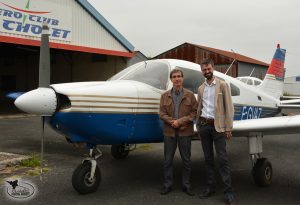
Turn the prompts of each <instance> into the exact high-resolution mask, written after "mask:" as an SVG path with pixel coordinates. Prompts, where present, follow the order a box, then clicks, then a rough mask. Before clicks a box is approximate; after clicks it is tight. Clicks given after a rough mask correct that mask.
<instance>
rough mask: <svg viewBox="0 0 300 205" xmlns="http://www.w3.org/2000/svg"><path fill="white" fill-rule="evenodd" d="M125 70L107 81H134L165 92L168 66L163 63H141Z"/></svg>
mask: <svg viewBox="0 0 300 205" xmlns="http://www.w3.org/2000/svg"><path fill="white" fill-rule="evenodd" d="M135 65H136V66H135ZM135 65H133V66H130V67H128V68H126V69H125V70H123V71H121V72H120V73H118V74H116V75H115V76H113V77H112V78H110V79H109V80H135V81H139V82H142V83H146V84H148V85H151V86H153V87H155V88H158V89H162V90H165V89H166V88H167V82H168V79H169V65H168V64H167V63H163V62H155V61H148V62H141V63H138V64H135Z"/></svg>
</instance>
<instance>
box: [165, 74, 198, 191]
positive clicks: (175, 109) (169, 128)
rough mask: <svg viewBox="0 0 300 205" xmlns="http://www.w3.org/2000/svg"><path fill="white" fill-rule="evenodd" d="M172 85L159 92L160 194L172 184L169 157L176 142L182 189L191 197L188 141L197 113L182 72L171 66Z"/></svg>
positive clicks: (189, 145)
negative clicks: (162, 148)
mask: <svg viewBox="0 0 300 205" xmlns="http://www.w3.org/2000/svg"><path fill="white" fill-rule="evenodd" d="M170 79H171V81H172V83H173V88H172V89H171V90H168V91H166V92H165V93H164V94H162V96H161V99H160V110H159V115H160V118H161V119H162V121H163V123H164V125H163V132H164V185H163V188H162V190H161V192H160V194H162V195H165V194H168V193H169V192H170V191H171V190H172V185H173V158H174V154H175V151H176V148H177V145H178V148H179V152H180V156H181V159H182V163H183V170H182V190H183V191H184V192H185V193H186V194H188V195H190V196H193V195H194V193H193V192H192V191H191V185H190V176H191V140H192V135H193V134H194V129H193V127H194V126H193V125H194V123H193V121H194V119H195V116H196V114H197V101H196V98H195V96H194V94H193V93H192V92H191V91H189V90H187V89H184V88H183V72H182V71H181V70H179V69H174V70H172V71H171V73H170Z"/></svg>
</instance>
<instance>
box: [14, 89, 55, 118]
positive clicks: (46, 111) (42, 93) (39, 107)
mask: <svg viewBox="0 0 300 205" xmlns="http://www.w3.org/2000/svg"><path fill="white" fill-rule="evenodd" d="M15 105H16V106H17V107H18V108H19V109H20V110H22V111H24V112H27V113H30V114H36V115H42V116H51V115H52V114H53V113H54V112H55V110H56V107H57V97H56V93H55V91H54V90H53V89H51V88H38V89H35V90H32V91H29V92H27V93H25V94H23V95H21V96H20V97H18V98H17V99H16V101H15Z"/></svg>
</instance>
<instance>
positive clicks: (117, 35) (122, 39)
mask: <svg viewBox="0 0 300 205" xmlns="http://www.w3.org/2000/svg"><path fill="white" fill-rule="evenodd" d="M76 1H77V2H78V3H80V5H81V6H82V7H83V8H84V9H85V10H86V11H87V12H88V13H89V14H91V15H92V17H93V18H94V19H95V20H96V21H97V22H98V23H100V24H101V25H102V26H103V27H104V28H105V29H106V30H107V31H108V32H109V33H110V34H112V35H113V36H114V37H115V38H116V39H117V40H118V41H119V42H120V43H121V44H122V45H123V46H125V47H126V48H127V49H128V50H129V51H133V49H134V47H133V45H132V44H131V43H130V42H129V41H128V40H127V39H126V38H125V37H124V36H122V34H121V33H119V31H117V30H116V29H115V28H114V27H113V26H112V25H111V24H110V23H109V22H108V21H107V20H106V19H105V18H104V17H103V16H102V15H101V14H100V13H99V12H98V11H97V10H96V9H95V8H94V7H93V6H92V5H91V4H90V3H89V2H88V1H87V0H76Z"/></svg>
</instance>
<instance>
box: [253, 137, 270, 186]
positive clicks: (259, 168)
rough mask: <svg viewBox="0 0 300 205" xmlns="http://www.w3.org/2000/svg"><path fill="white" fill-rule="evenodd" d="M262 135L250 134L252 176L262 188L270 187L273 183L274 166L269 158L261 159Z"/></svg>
mask: <svg viewBox="0 0 300 205" xmlns="http://www.w3.org/2000/svg"><path fill="white" fill-rule="evenodd" d="M262 137H263V136H262V134H261V133H250V136H249V153H250V155H251V160H252V176H253V179H254V182H255V184H256V185H258V186H260V187H265V186H269V185H270V184H271V182H272V177H273V170H272V164H271V162H270V161H269V160H268V159H267V158H261V156H260V153H262Z"/></svg>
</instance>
